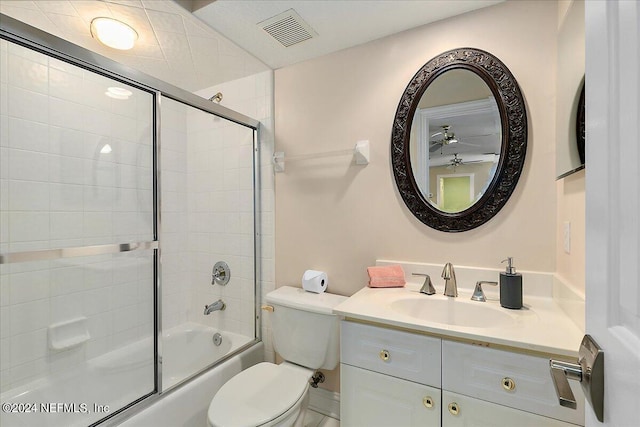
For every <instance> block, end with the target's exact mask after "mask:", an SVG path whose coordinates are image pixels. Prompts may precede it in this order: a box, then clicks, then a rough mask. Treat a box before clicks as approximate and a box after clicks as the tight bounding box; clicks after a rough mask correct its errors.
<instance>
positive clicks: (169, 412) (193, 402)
mask: <svg viewBox="0 0 640 427" xmlns="http://www.w3.org/2000/svg"><path fill="white" fill-rule="evenodd" d="M223 335H224V334H223ZM263 349H264V346H263V344H262V342H260V343H257V344H256V345H253V346H251V347H250V348H248V349H246V350H244V351H243V352H241V353H239V354H237V355H235V356H233V357H231V358H230V359H227V360H225V361H224V362H222V363H221V364H219V365H217V366H216V367H215V368H213V369H210V370H208V371H206V372H204V373H202V374H201V375H199V376H197V377H195V378H193V379H192V380H190V381H188V382H186V383H183V384H181V385H179V386H177V387H176V388H174V389H172V390H170V391H169V392H167V393H166V394H162V395H160V396H159V397H158V399H157V400H156V401H155V402H153V403H152V404H151V405H149V406H148V407H147V408H145V409H144V410H142V411H140V412H138V413H137V414H135V415H132V416H131V417H130V418H128V419H126V420H125V421H124V422H122V423H121V424H119V426H120V427H158V426H172V427H205V426H206V425H207V410H208V409H209V404H210V403H211V399H212V398H213V396H214V395H215V394H216V392H217V391H218V390H219V389H220V387H222V386H223V385H224V383H226V382H227V381H229V380H230V379H231V378H233V376H234V375H236V374H238V373H240V372H241V371H243V370H244V369H247V368H249V367H251V366H253V365H255V364H256V363H259V362H262V361H263V360H264V350H263ZM163 376H164V375H163ZM3 427H4V426H3Z"/></svg>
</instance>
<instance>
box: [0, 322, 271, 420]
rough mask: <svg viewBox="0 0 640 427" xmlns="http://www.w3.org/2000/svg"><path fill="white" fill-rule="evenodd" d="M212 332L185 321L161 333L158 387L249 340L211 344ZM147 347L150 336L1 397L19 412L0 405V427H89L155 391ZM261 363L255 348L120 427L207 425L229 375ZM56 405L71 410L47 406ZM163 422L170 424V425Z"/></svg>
mask: <svg viewBox="0 0 640 427" xmlns="http://www.w3.org/2000/svg"><path fill="white" fill-rule="evenodd" d="M215 332H216V331H215V330H214V329H212V328H209V327H206V326H202V325H198V324H195V323H185V324H183V325H179V326H177V327H175V328H172V329H170V330H168V331H167V332H165V334H163V340H162V349H163V364H162V369H163V390H167V389H169V388H170V387H172V386H174V385H175V384H177V383H178V382H180V381H182V380H184V379H185V378H188V377H190V376H192V375H194V374H196V373H197V372H199V371H200V370H202V369H203V368H205V367H206V366H208V365H210V364H211V363H213V362H215V361H216V360H218V359H220V358H221V357H224V356H226V355H228V354H230V352H233V351H236V350H237V349H238V348H240V347H242V346H243V345H245V344H247V343H249V342H250V341H252V339H250V338H247V337H243V336H240V335H237V334H232V333H229V332H223V331H221V332H220V333H221V335H222V343H221V344H220V346H216V345H214V344H213V339H212V338H213V334H214V333H215ZM152 346H153V342H152V339H151V337H149V338H146V339H143V340H141V341H138V342H135V343H133V344H130V345H127V346H124V347H122V348H119V349H118V350H116V351H112V352H110V353H107V354H104V355H102V356H100V357H97V358H94V359H91V360H88V361H86V362H85V363H83V364H81V365H78V366H76V367H74V368H73V369H72V370H68V371H65V372H64V373H58V374H54V375H51V376H49V377H46V378H43V379H39V380H36V381H33V382H31V383H29V384H26V385H24V386H21V387H19V388H16V389H12V390H9V391H8V392H6V393H3V394H2V395H0V402H1V403H2V404H9V405H13V407H9V409H13V410H15V411H16V412H13V413H12V412H7V411H6V408H5V407H4V406H3V411H1V412H0V425H2V427H12V426H17V427H23V426H29V427H30V426H35V425H37V426H42V427H49V426H86V425H89V424H91V423H94V422H96V421H98V420H99V419H101V418H103V417H105V416H107V415H109V414H110V412H113V411H115V409H119V408H121V407H123V406H124V405H126V404H128V403H130V402H131V401H133V400H135V399H137V398H140V397H141V396H144V395H146V394H149V393H151V392H152V391H153V387H154V385H153V384H154V380H153V379H154V375H153V373H154V365H153V354H152V353H150V351H149V348H150V347H151V348H152ZM261 360H262V344H259V345H255V346H253V347H251V348H250V349H249V350H247V351H245V352H243V354H241V355H236V356H234V357H232V358H231V359H229V360H227V361H226V362H224V363H222V364H220V365H218V366H216V367H215V368H214V369H211V370H209V371H207V372H205V373H204V374H202V375H201V376H199V377H197V378H195V379H194V380H192V381H189V382H186V383H185V384H183V385H182V386H180V387H177V389H176V390H175V391H172V392H169V393H167V394H162V395H161V396H160V398H159V399H158V400H157V401H156V402H155V403H154V404H152V405H151V406H149V407H148V408H147V409H145V410H144V411H143V412H141V413H139V414H138V415H134V416H133V418H130V419H129V420H127V422H126V423H125V424H123V425H128V426H146V425H148V426H163V425H171V426H180V425H184V426H188V425H194V426H195V425H206V410H207V408H208V406H209V401H210V400H211V398H212V397H213V395H214V394H215V393H216V391H217V390H218V389H219V388H220V387H221V386H222V384H224V383H225V382H226V381H227V380H228V379H229V378H231V377H233V376H234V375H235V374H237V373H238V372H240V371H242V370H243V369H246V368H247V367H249V366H252V365H253V364H255V363H258V362H260V361H261ZM114 390H115V391H116V393H115V394H114ZM114 396H115V398H114ZM172 402H173V403H172ZM175 402H179V403H178V406H176V407H175V408H173V409H172V410H171V411H170V413H167V412H166V411H167V408H169V407H172V405H175V404H176V403H175ZM58 403H59V404H67V405H68V406H65V407H62V406H57V405H53V406H49V404H58ZM41 404H44V406H42V405H41ZM94 404H98V405H105V404H108V405H109V406H110V410H109V411H107V412H103V413H100V412H96V411H95V410H96V408H95V407H94V406H93V405H94ZM32 405H35V406H32ZM45 411H48V413H47V412H45ZM54 411H56V412H54ZM168 419H172V420H173V421H171V422H169V421H168ZM151 420H155V421H151ZM203 423H204V424H203Z"/></svg>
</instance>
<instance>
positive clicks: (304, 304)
mask: <svg viewBox="0 0 640 427" xmlns="http://www.w3.org/2000/svg"><path fill="white" fill-rule="evenodd" d="M346 299H347V297H343V296H341V295H334V294H330V293H326V292H325V293H321V294H314V293H312V292H306V291H305V290H303V289H300V288H293V287H290V286H283V287H280V288H278V289H276V290H275V291H272V292H269V293H268V294H267V295H266V297H265V300H266V302H267V303H268V304H269V305H271V306H273V313H270V315H269V318H270V320H271V328H272V330H273V347H274V348H275V350H276V351H277V352H278V354H280V356H282V358H284V359H285V360H287V361H289V362H293V363H296V364H298V365H302V366H306V367H308V368H311V369H321V368H322V369H335V367H336V366H337V365H338V362H339V361H340V323H339V321H338V316H336V315H334V314H333V307H335V306H337V305H338V304H340V303H341V302H343V301H345V300H346Z"/></svg>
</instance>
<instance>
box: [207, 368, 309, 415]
mask: <svg viewBox="0 0 640 427" xmlns="http://www.w3.org/2000/svg"><path fill="white" fill-rule="evenodd" d="M312 373H313V371H311V370H307V369H304V368H301V367H298V366H292V365H289V364H287V363H286V362H285V363H283V364H281V365H275V364H273V363H267V362H263V363H258V364H257V365H255V366H252V367H251V368H249V369H246V370H244V371H242V372H240V373H239V374H238V375H236V376H235V377H233V378H231V379H230V380H229V381H227V383H225V384H224V385H223V386H222V387H221V388H220V390H219V391H218V392H217V393H216V395H215V396H214V397H213V399H212V400H211V404H210V405H209V410H208V412H207V417H208V421H209V425H210V426H213V427H218V426H220V427H230V426H237V427H249V426H251V427H255V426H264V425H269V424H271V422H272V421H276V420H277V419H278V418H281V417H282V416H283V415H285V414H286V412H287V411H289V410H290V409H292V408H294V407H295V406H296V404H298V402H300V401H301V400H302V399H303V398H304V397H305V395H306V392H307V389H308V387H309V378H310V377H311V374H312Z"/></svg>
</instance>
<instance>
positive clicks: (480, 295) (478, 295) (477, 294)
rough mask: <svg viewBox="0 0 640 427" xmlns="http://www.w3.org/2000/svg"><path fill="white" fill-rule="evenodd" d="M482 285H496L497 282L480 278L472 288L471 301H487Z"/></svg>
mask: <svg viewBox="0 0 640 427" xmlns="http://www.w3.org/2000/svg"><path fill="white" fill-rule="evenodd" d="M482 285H492V286H498V282H488V281H486V280H480V281H478V282H476V288H475V289H474V290H473V295H472V296H471V299H472V300H473V301H480V302H486V301H487V297H486V296H485V295H484V291H483V290H482Z"/></svg>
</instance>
